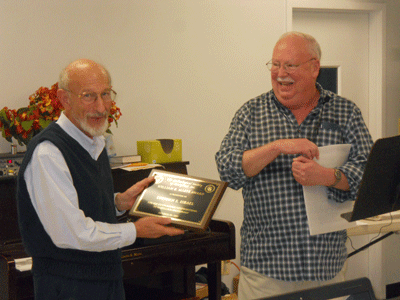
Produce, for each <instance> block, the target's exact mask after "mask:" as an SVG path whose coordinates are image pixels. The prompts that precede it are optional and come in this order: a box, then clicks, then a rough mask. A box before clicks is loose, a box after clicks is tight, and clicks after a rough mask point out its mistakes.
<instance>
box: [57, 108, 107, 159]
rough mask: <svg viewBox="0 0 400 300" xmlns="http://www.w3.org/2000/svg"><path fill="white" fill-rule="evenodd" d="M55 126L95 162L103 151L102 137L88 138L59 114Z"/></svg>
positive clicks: (103, 142) (103, 141) (62, 114)
mask: <svg viewBox="0 0 400 300" xmlns="http://www.w3.org/2000/svg"><path fill="white" fill-rule="evenodd" d="M57 124H58V125H59V126H60V127H61V128H62V129H63V130H64V131H65V132H66V133H67V134H68V135H69V136H71V137H72V138H73V139H74V140H76V141H77V142H78V143H79V144H80V145H81V146H82V147H83V148H84V149H85V150H86V151H87V152H88V153H89V154H90V156H91V157H92V158H93V159H94V160H97V159H98V158H99V156H100V154H101V152H102V151H103V149H104V146H105V139H104V136H95V137H93V139H92V138H90V137H88V136H87V135H86V134H84V133H83V132H82V130H80V129H79V128H78V127H76V126H75V125H74V123H72V122H71V121H70V120H69V119H68V118H67V116H66V115H65V114H64V112H63V113H61V116H60V118H59V119H58V120H57Z"/></svg>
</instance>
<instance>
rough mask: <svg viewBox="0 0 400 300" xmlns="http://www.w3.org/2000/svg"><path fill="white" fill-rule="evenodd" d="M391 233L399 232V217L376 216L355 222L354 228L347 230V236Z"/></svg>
mask: <svg viewBox="0 0 400 300" xmlns="http://www.w3.org/2000/svg"><path fill="white" fill-rule="evenodd" d="M391 231H400V215H394V216H393V218H392V219H391V218H390V216H387V215H385V216H378V217H374V218H369V219H366V220H360V221H356V226H355V227H352V228H348V229H347V235H349V236H354V235H365V234H373V233H387V232H391Z"/></svg>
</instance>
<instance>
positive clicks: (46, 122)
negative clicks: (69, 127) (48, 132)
mask: <svg viewBox="0 0 400 300" xmlns="http://www.w3.org/2000/svg"><path fill="white" fill-rule="evenodd" d="M51 122H53V121H52V120H43V119H39V124H40V126H41V127H42V128H46V127H47V126H49V125H50V123H51Z"/></svg>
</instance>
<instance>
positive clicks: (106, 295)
mask: <svg viewBox="0 0 400 300" xmlns="http://www.w3.org/2000/svg"><path fill="white" fill-rule="evenodd" d="M33 284H34V288H35V300H89V299H96V300H125V291H124V285H123V282H122V280H118V281H106V280H101V281H96V280H93V281H92V280H79V279H70V278H64V277H60V276H53V275H34V276H33Z"/></svg>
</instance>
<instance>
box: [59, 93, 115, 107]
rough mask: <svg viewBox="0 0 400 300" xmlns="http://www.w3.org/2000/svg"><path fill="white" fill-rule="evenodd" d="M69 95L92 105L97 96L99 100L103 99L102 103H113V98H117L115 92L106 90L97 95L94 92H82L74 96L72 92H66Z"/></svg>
mask: <svg viewBox="0 0 400 300" xmlns="http://www.w3.org/2000/svg"><path fill="white" fill-rule="evenodd" d="M66 91H68V92H69V93H71V94H74V95H76V96H78V97H79V98H80V99H81V100H82V101H83V102H85V103H86V104H92V103H94V102H95V101H96V100H97V98H98V95H100V97H101V99H103V101H104V103H111V102H113V101H115V98H116V97H117V92H115V91H114V90H113V89H106V90H104V91H102V92H101V93H100V94H97V93H96V92H83V93H81V94H79V95H78V94H75V93H74V92H72V91H70V90H66Z"/></svg>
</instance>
